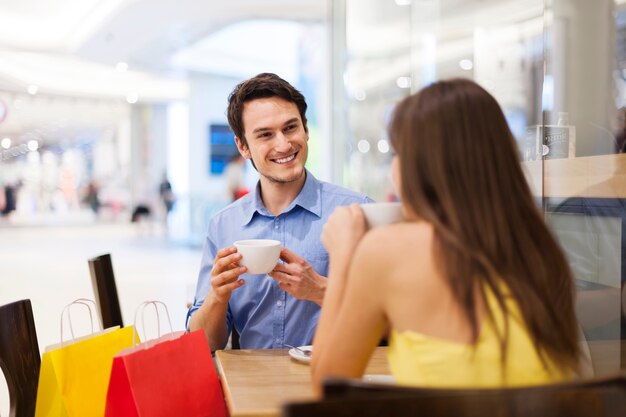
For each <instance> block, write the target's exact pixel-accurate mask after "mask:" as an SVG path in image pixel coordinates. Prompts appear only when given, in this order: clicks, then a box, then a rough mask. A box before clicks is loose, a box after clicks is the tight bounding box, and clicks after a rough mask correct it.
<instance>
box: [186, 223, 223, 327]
mask: <svg viewBox="0 0 626 417" xmlns="http://www.w3.org/2000/svg"><path fill="white" fill-rule="evenodd" d="M215 226H216V225H215V222H214V221H212V220H211V221H210V222H209V228H208V231H207V236H206V238H205V240H204V246H203V248H202V261H201V262H200V272H199V274H198V283H197V284H196V295H195V297H194V300H193V304H192V305H191V307H190V308H189V310H188V311H187V318H186V320H185V328H186V329H187V331H189V319H191V316H192V315H193V314H194V313H195V312H196V311H198V309H199V308H200V307H202V304H203V303H204V299H205V298H206V296H207V294H208V293H209V291H210V290H211V270H212V269H213V260H214V259H215V256H216V255H217V251H218V250H219V248H218V247H217V245H216V243H215V241H214V239H213V236H215V234H214V231H215V229H216V227H215ZM229 310H230V309H229ZM230 322H231V321H230V314H227V317H226V325H227V327H228V332H229V333H230V329H231V324H230Z"/></svg>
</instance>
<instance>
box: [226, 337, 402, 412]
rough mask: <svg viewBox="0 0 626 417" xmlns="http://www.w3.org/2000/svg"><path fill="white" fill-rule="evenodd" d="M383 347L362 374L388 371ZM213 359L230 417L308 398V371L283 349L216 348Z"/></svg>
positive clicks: (275, 408) (272, 409) (310, 392)
mask: <svg viewBox="0 0 626 417" xmlns="http://www.w3.org/2000/svg"><path fill="white" fill-rule="evenodd" d="M386 349H387V348H385V347H378V348H376V350H375V352H374V355H373V356H372V359H371V360H370V363H369V365H368V367H367V370H366V374H387V375H389V374H390V371H389V366H388V364H387V356H386V352H387V351H386ZM215 362H216V365H217V370H218V373H219V375H220V380H221V383H222V388H223V390H224V396H225V397H226V405H227V406H228V411H229V412H230V416H231V417H244V416H245V417H255V416H279V415H280V413H281V407H282V405H283V404H284V403H285V402H290V401H302V400H311V399H313V398H315V397H314V395H313V388H312V386H311V371H310V367H309V365H307V364H303V363H300V362H297V361H296V360H294V359H292V358H291V357H290V356H289V354H288V353H287V349H271V350H218V351H217V352H216V353H215Z"/></svg>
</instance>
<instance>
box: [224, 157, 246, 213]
mask: <svg viewBox="0 0 626 417" xmlns="http://www.w3.org/2000/svg"><path fill="white" fill-rule="evenodd" d="M245 164H246V160H245V158H244V157H243V156H241V155H240V154H237V155H235V156H233V157H232V159H231V160H230V161H229V162H228V165H226V168H224V177H226V186H227V187H228V193H229V196H230V201H231V202H232V201H235V200H237V199H239V198H241V197H243V196H244V195H246V194H248V192H249V190H248V189H247V188H246V187H245V186H244V182H243V179H244V174H245V167H246V165H245Z"/></svg>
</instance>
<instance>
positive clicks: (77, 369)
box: [35, 327, 133, 417]
mask: <svg viewBox="0 0 626 417" xmlns="http://www.w3.org/2000/svg"><path fill="white" fill-rule="evenodd" d="M132 345H133V328H132V327H125V328H123V329H118V330H114V331H108V332H106V331H105V332H102V333H99V334H97V335H94V336H92V337H89V338H87V339H84V340H81V341H79V342H77V343H72V344H69V345H66V346H63V347H60V348H57V349H54V350H51V351H49V352H46V353H44V355H43V358H42V360H41V370H40V372H39V387H38V390H37V405H36V410H35V417H92V416H93V417H100V416H102V415H104V407H105V401H106V393H107V387H108V383H109V376H110V372H111V366H112V364H113V356H115V355H116V354H117V353H118V352H120V351H121V350H123V349H125V348H128V347H131V346H132Z"/></svg>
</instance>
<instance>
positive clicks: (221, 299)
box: [207, 246, 247, 304]
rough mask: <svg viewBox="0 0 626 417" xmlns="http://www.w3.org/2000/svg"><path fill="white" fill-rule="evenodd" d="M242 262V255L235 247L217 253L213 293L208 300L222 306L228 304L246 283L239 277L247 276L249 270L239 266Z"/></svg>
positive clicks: (214, 265) (212, 282)
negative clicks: (233, 294)
mask: <svg viewBox="0 0 626 417" xmlns="http://www.w3.org/2000/svg"><path fill="white" fill-rule="evenodd" d="M240 260H241V254H239V253H237V248H235V247H234V246H231V247H228V248H224V249H221V250H220V251H218V252H217V255H216V256H215V261H214V262H213V269H212V270H211V291H210V292H209V294H208V295H207V298H208V297H210V298H211V299H212V300H213V301H217V302H218V303H221V304H226V303H228V301H229V300H230V294H231V293H232V292H233V291H234V290H235V289H237V288H239V287H241V286H242V285H243V284H244V283H245V281H244V280H243V279H239V275H241V274H245V273H246V271H247V268H246V267H245V266H239V261H240Z"/></svg>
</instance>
